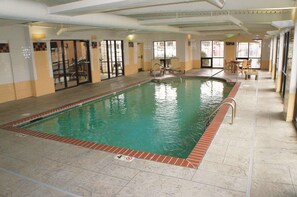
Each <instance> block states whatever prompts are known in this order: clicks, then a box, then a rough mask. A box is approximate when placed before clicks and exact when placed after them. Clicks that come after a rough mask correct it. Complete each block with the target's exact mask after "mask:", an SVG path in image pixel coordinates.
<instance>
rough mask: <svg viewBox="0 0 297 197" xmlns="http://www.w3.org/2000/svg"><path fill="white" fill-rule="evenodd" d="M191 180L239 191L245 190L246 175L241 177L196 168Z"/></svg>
mask: <svg viewBox="0 0 297 197" xmlns="http://www.w3.org/2000/svg"><path fill="white" fill-rule="evenodd" d="M192 180H193V181H195V182H198V183H202V184H207V185H213V186H217V187H221V188H225V189H229V190H234V191H240V192H245V191H246V189H247V181H248V179H247V177H246V178H242V177H236V176H228V175H223V174H221V173H217V172H211V171H207V170H197V172H196V173H195V175H194V177H193V179H192Z"/></svg>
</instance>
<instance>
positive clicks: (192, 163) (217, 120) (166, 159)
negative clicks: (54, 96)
mask: <svg viewBox="0 0 297 197" xmlns="http://www.w3.org/2000/svg"><path fill="white" fill-rule="evenodd" d="M186 77H187V76H186ZM148 81H151V80H145V81H142V82H138V83H133V84H131V85H129V86H126V87H123V88H119V89H117V90H114V91H108V92H105V93H104V94H101V95H97V96H93V97H90V98H87V99H83V100H80V101H77V102H74V103H70V104H67V105H64V106H61V107H58V108H55V109H52V110H48V111H45V112H42V113H38V114H36V115H32V116H29V117H26V118H23V119H20V120H16V121H13V122H10V123H7V124H4V125H1V126H0V128H2V129H6V130H9V131H14V132H17V133H22V134H25V135H31V136H35V137H40V138H44V139H49V140H54V141H58V142H62V143H67V144H72V145H76V146H81V147H85V148H89V149H94V150H100V151H106V152H111V153H115V154H123V155H127V156H131V157H135V158H139V159H146V160H151V161H157V162H162V163H167V164H173V165H177V166H183V167H189V168H198V166H199V164H200V163H201V161H202V159H203V157H204V155H205V154H206V151H207V149H208V147H209V146H210V144H211V142H212V140H213V138H214V136H215V135H216V133H217V131H218V129H219V127H220V125H221V123H222V122H223V120H224V117H225V115H226V113H227V112H228V109H229V106H227V105H224V106H222V107H221V108H220V110H219V111H218V113H217V114H216V115H215V117H214V119H213V120H212V122H211V123H210V125H209V126H208V127H207V128H206V130H205V132H204V133H203V135H202V136H201V138H200V139H199V141H198V142H197V144H196V145H195V147H194V149H193V150H192V152H191V153H190V155H189V156H188V157H187V158H186V159H182V158H176V157H172V156H166V155H160V154H154V153H149V152H143V151H136V150H131V149H128V148H120V147H116V146H109V145H105V144H98V143H95V142H88V141H84V140H78V139H73V138H68V137H62V136H57V135H54V134H47V133H41V132H37V131H31V130H28V129H25V128H19V127H17V126H18V125H20V124H23V123H26V122H29V121H31V120H34V119H38V118H41V117H44V116H48V115H51V114H54V113H57V112H60V111H64V110H66V109H70V108H72V107H75V106H78V105H81V104H84V103H87V102H90V101H93V100H96V99H98V98H101V97H104V96H106V95H108V94H111V93H114V92H119V91H122V90H124V89H127V88H129V87H133V86H137V85H139V84H143V83H146V82H148ZM226 81H227V82H231V81H230V80H226ZM239 86H240V82H236V83H235V85H234V87H233V88H232V90H231V91H230V93H229V95H228V97H231V98H234V97H235V95H236V93H237V91H238V89H239ZM227 101H228V100H227Z"/></svg>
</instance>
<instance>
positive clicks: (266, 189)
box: [251, 181, 297, 197]
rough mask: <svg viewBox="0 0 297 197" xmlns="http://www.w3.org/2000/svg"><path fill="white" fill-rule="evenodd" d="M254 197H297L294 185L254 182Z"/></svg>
mask: <svg viewBox="0 0 297 197" xmlns="http://www.w3.org/2000/svg"><path fill="white" fill-rule="evenodd" d="M251 196H252V197H263V196H269V197H296V196H297V194H296V192H295V190H294V187H293V185H286V184H277V183H267V182H258V181H253V184H252V190H251Z"/></svg>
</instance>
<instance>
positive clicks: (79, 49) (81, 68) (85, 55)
mask: <svg viewBox="0 0 297 197" xmlns="http://www.w3.org/2000/svg"><path fill="white" fill-rule="evenodd" d="M75 43H76V44H75V51H76V53H75V59H76V60H77V61H76V65H77V67H76V68H77V71H76V72H77V78H78V83H79V84H82V83H87V82H89V81H91V80H90V76H91V70H90V67H91V64H90V55H89V50H88V49H89V42H88V41H75Z"/></svg>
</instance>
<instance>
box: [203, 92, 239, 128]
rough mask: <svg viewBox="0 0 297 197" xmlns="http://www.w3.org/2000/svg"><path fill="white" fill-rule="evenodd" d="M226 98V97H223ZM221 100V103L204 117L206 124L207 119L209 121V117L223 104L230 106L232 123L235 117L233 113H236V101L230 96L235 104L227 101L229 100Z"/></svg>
mask: <svg viewBox="0 0 297 197" xmlns="http://www.w3.org/2000/svg"><path fill="white" fill-rule="evenodd" d="M230 98H231V97H230ZM225 100H226V99H225ZM225 100H224V101H223V103H221V104H220V105H219V106H218V107H217V108H216V109H215V110H214V111H213V112H212V113H211V114H210V115H209V116H208V117H207V119H206V126H207V124H209V121H210V118H211V117H212V116H213V115H214V114H215V113H216V112H217V111H218V110H219V109H220V108H221V107H222V106H224V105H229V106H231V108H232V117H231V124H233V120H234V118H235V113H236V101H235V99H234V100H233V98H232V101H234V103H235V105H233V103H231V102H229V101H225Z"/></svg>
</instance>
